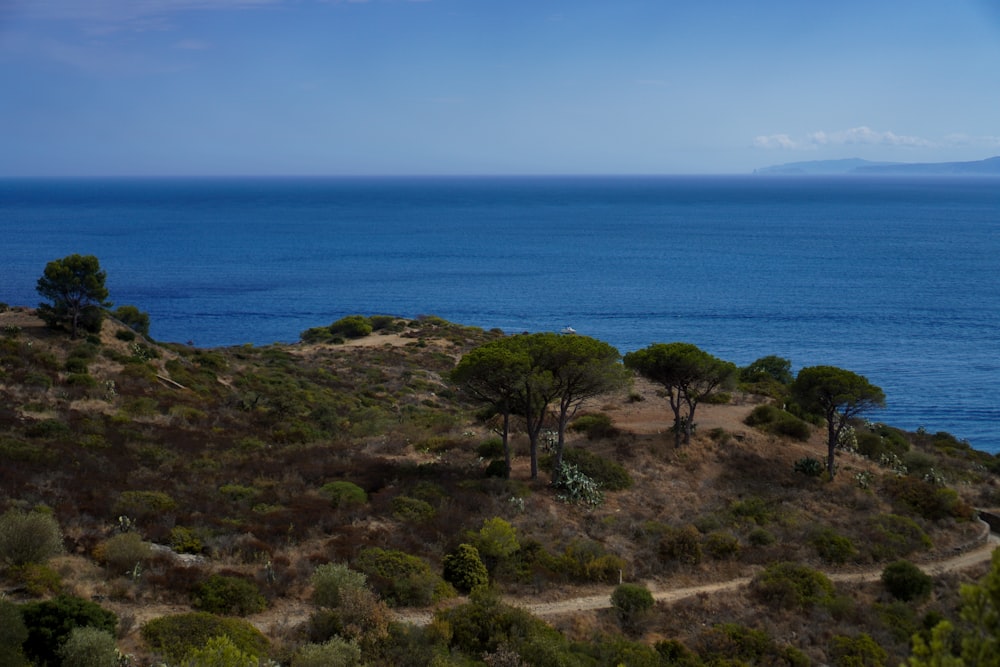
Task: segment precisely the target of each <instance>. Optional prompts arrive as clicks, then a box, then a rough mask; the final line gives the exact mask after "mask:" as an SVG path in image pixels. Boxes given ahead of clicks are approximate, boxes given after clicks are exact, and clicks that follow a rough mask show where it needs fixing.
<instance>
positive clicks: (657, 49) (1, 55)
mask: <svg viewBox="0 0 1000 667" xmlns="http://www.w3.org/2000/svg"><path fill="white" fill-rule="evenodd" d="M998 154H1000V2H998V0H948V1H947V2H942V1H941V0H879V1H877V2H872V1H871V0H865V1H863V2H862V1H856V0H841V1H839V2H822V3H821V2H808V1H803V0H775V1H768V0H761V1H759V2H751V1H750V0H740V1H734V0H701V1H697V0H421V1H416V0H367V1H358V0H354V1H349V0H339V1H338V0H0V176H102V175H249V174H253V175H298V174H303V175H321V174H324V175H325V174H330V175H342V174H577V173H594V174H639V173H641V174H679V173H746V172H749V171H751V170H752V169H753V168H755V167H759V166H766V165H770V164H777V163H783V162H793V161H800V160H819V159H833V158H842V157H862V158H867V159H872V160H892V161H901V162H925V161H950V160H976V159H982V158H986V157H990V156H993V155H998Z"/></svg>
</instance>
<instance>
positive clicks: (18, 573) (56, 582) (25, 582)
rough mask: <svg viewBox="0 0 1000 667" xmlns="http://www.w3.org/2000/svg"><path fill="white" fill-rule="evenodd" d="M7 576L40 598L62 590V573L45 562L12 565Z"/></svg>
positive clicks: (28, 592) (29, 593) (33, 595)
mask: <svg viewBox="0 0 1000 667" xmlns="http://www.w3.org/2000/svg"><path fill="white" fill-rule="evenodd" d="M7 576H8V577H9V578H10V579H11V580H13V581H16V582H18V583H19V584H21V585H22V586H24V590H25V592H26V593H27V594H28V595H31V596H32V597H36V598H38V597H42V596H44V595H47V594H49V593H60V592H62V588H63V583H62V575H60V574H59V573H58V572H56V571H55V570H53V569H52V568H51V567H49V566H48V565H45V564H44V563H28V564H27V565H17V566H14V567H11V568H10V569H9V570H7ZM0 664H2V663H0Z"/></svg>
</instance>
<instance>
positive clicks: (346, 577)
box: [310, 563, 368, 609]
mask: <svg viewBox="0 0 1000 667" xmlns="http://www.w3.org/2000/svg"><path fill="white" fill-rule="evenodd" d="M310 582H311V583H312V586H313V592H312V602H313V604H315V605H316V606H318V607H325V608H328V609H332V608H334V607H336V606H338V605H339V604H340V594H341V592H342V591H344V590H348V589H356V588H366V587H367V586H368V577H366V576H365V575H364V574H362V573H361V572H358V571H357V570H352V569H351V568H349V567H347V565H345V564H343V563H325V564H323V565H320V566H318V567H317V568H316V570H315V571H314V572H313V574H312V577H311V578H310Z"/></svg>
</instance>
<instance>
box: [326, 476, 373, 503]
mask: <svg viewBox="0 0 1000 667" xmlns="http://www.w3.org/2000/svg"><path fill="white" fill-rule="evenodd" d="M319 492H320V493H321V494H323V495H324V496H326V497H327V498H329V499H330V503H331V504H332V505H333V506H334V507H356V506H360V505H364V504H365V503H367V502H368V494H367V493H365V490H364V489H362V488H361V487H360V486H358V485H357V484H355V483H354V482H348V481H344V480H339V481H336V482H328V483H327V484H324V485H323V486H322V487H321V488H320V490H319Z"/></svg>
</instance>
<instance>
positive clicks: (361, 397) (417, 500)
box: [0, 308, 1000, 666]
mask: <svg viewBox="0 0 1000 667" xmlns="http://www.w3.org/2000/svg"><path fill="white" fill-rule="evenodd" d="M59 326H63V325H62V324H60V325H59ZM0 330H2V331H3V332H4V333H3V335H2V336H0V457H2V458H0V460H2V462H3V464H2V466H0V585H2V588H3V590H4V591H6V595H5V597H3V598H2V599H0V628H2V630H0V657H2V659H3V661H4V664H12V665H16V664H31V663H32V661H33V662H34V663H35V664H42V661H46V662H47V664H50V665H56V664H77V662H80V661H81V660H83V658H82V657H81V656H86V655H90V654H94V655H98V654H99V655H106V654H108V651H109V637H110V638H113V640H114V642H115V646H116V647H117V648H116V649H115V650H116V651H118V655H117V656H116V658H115V659H116V660H117V661H119V662H118V664H132V665H147V664H149V665H152V664H157V665H159V664H168V665H182V664H209V663H207V662H204V661H206V660H208V661H212V660H215V662H211V664H217V663H218V664H223V663H222V662H218V661H219V660H223V661H224V659H227V658H225V656H230V657H231V658H232V659H233V660H236V661H242V662H239V664H256V665H267V664H280V665H312V664H352V665H390V666H391V665H400V666H403V665H414V666H416V665H587V666H590V665H618V664H627V665H710V664H771V665H800V664H802V665H805V664H810V663H812V664H820V663H826V664H834V665H839V664H844V665H847V664H866V665H867V664H886V665H889V664H892V665H895V664H900V663H901V662H904V661H906V660H907V659H908V657H909V656H910V655H911V646H912V644H911V639H912V637H913V636H914V635H917V636H919V637H921V638H922V639H921V641H922V642H923V647H924V648H922V649H920V650H926V651H928V652H929V651H932V650H938V651H944V650H946V648H947V647H954V649H955V651H956V652H960V650H961V641H960V639H961V638H962V637H965V636H966V635H967V634H968V636H972V635H971V634H969V633H971V632H972V631H971V629H970V627H971V626H970V623H971V621H969V620H967V619H966V617H971V614H972V612H967V613H965V614H964V615H963V614H962V613H960V609H961V607H962V604H963V599H965V600H967V602H966V604H968V605H971V604H972V603H971V602H968V600H972V599H973V597H975V596H973V594H972V593H970V592H966V593H963V594H962V596H961V597H960V594H959V588H960V585H961V584H966V585H974V584H975V582H976V580H977V578H978V577H980V576H982V575H983V574H984V572H985V571H986V566H985V565H984V566H981V567H980V568H979V569H978V570H976V569H974V570H972V571H969V572H963V573H952V572H948V573H944V574H938V575H936V576H934V577H928V576H927V575H925V574H923V573H922V572H921V570H920V569H918V568H917V566H918V565H920V564H921V563H926V562H930V561H934V560H939V559H942V558H944V557H945V556H949V555H952V554H953V553H954V552H955V551H956V550H961V549H965V548H971V547H974V546H975V545H976V544H978V542H977V540H981V539H982V537H983V535H984V533H983V528H982V524H981V523H979V522H978V521H976V520H975V518H974V515H975V512H974V509H973V508H976V507H983V508H988V507H993V506H996V505H1000V491H998V485H997V478H996V471H997V470H1000V465H998V463H1000V462H998V461H997V459H996V458H995V457H993V456H990V455H988V454H984V453H982V452H977V451H975V450H973V449H971V448H970V447H969V446H968V445H967V444H966V443H963V442H961V441H959V440H957V439H956V438H954V437H952V436H950V435H948V434H945V433H938V434H930V433H925V432H918V433H907V432H903V431H900V430H898V429H894V428H892V427H890V426H886V425H883V424H873V423H869V422H867V421H864V416H863V415H857V416H855V417H854V418H852V419H848V420H846V421H844V422H843V423H841V422H840V421H839V417H838V415H840V414H842V410H841V411H838V410H836V409H833V410H830V409H828V408H829V405H830V404H831V401H829V400H826V401H824V396H825V394H823V388H824V385H823V383H824V382H826V381H827V380H830V378H833V379H834V380H836V381H837V382H839V383H840V385H844V384H845V383H846V384H847V387H846V388H844V387H843V386H841V387H840V394H838V395H837V400H839V401H841V402H840V403H838V404H839V405H852V406H855V405H856V404H857V403H866V402H872V401H873V400H874V401H875V402H877V401H878V400H880V392H881V390H878V388H877V387H872V386H871V385H869V384H868V383H867V381H864V382H861V381H860V380H857V378H856V376H853V374H849V375H845V373H848V372H847V371H844V372H843V373H840V372H837V371H839V369H834V370H831V369H828V368H827V367H823V373H825V375H821V374H818V373H817V372H815V371H814V372H813V376H812V377H810V378H808V379H809V382H808V383H806V382H805V381H802V382H800V383H799V385H796V384H795V378H794V377H793V376H792V374H791V372H790V364H788V363H787V362H786V360H782V359H780V358H778V357H773V356H772V357H764V358H762V359H761V360H759V361H758V362H755V363H754V364H752V365H751V366H749V367H747V369H737V368H736V367H735V366H734V365H732V364H730V363H728V362H724V361H721V360H718V359H715V358H714V357H711V356H710V355H707V354H705V353H702V352H701V351H700V350H698V349H697V348H695V347H694V346H689V345H680V344H671V346H665V347H651V348H650V349H649V351H648V352H645V353H644V354H645V355H646V356H643V355H642V354H640V355H637V356H633V357H631V358H629V359H628V361H629V362H630V363H628V364H627V366H628V367H631V368H634V369H635V370H636V371H638V373H637V374H636V375H635V376H632V377H629V378H626V377H625V375H626V374H625V372H624V371H625V368H626V365H622V364H620V363H619V360H620V357H616V355H617V352H616V351H614V350H613V348H610V346H607V345H606V344H603V343H591V342H590V340H589V339H586V337H578V339H577V340H575V341H571V342H567V341H566V338H567V337H563V336H557V335H553V334H545V335H539V336H536V337H526V338H519V337H504V336H503V334H502V333H501V332H499V331H484V330H482V329H478V328H475V327H468V326H461V325H457V324H453V323H449V322H446V321H444V320H442V319H440V318H436V317H421V318H416V319H402V318H394V317H390V316H375V317H366V316H361V315H357V316H350V317H347V318H343V319H341V320H338V321H337V322H335V323H334V324H333V325H330V326H329V327H319V328H317V329H310V330H309V331H307V332H305V333H304V334H303V342H301V343H298V344H295V345H273V346H267V347H255V346H251V345H245V346H237V347H231V348H224V349H199V348H195V347H191V346H185V345H178V344H164V343H157V342H155V341H153V340H151V339H150V338H149V337H148V335H147V332H148V321H147V320H145V319H143V318H142V317H138V316H137V315H136V313H133V312H131V311H130V310H129V311H124V312H120V313H119V316H118V317H117V318H116V317H113V316H109V317H103V318H100V320H99V321H98V322H97V323H95V324H94V326H93V327H92V328H91V329H88V328H86V327H82V328H81V332H82V333H83V334H84V335H83V336H82V337H78V338H74V337H73V336H72V334H71V332H69V331H61V330H56V329H52V328H50V327H46V326H45V323H44V322H43V320H41V319H40V318H39V317H38V316H37V315H36V314H35V313H34V312H33V311H29V310H27V309H24V308H13V309H6V312H2V313H0ZM78 335H80V334H79V333H78ZM512 340H513V341H514V342H506V343H500V342H498V341H512ZM477 350H478V351H479V352H476V351H477ZM483 350H485V351H486V352H487V353H488V354H485V353H483ZM553 351H555V352H558V353H559V354H561V355H563V356H562V357H561V358H562V359H563V360H564V362H565V363H564V366H568V365H570V364H572V365H573V366H574V368H575V369H577V370H578V371H579V374H578V375H573V374H569V373H565V371H566V367H560V366H559V361H558V358H556V357H550V356H547V355H548V354H549V352H553ZM654 353H655V354H654ZM667 353H670V354H667ZM469 355H472V356H469ZM674 357H676V358H677V359H679V360H681V361H683V362H684V363H685V364H686V366H685V369H684V374H680V373H676V372H674V370H672V369H671V367H670V364H671V363H673V361H672V359H673V358H674ZM463 359H465V360H466V361H465V362H464V365H463V361H462V360H463ZM456 369H459V371H458V372H456ZM557 370H559V371H560V372H563V373H564V374H563V375H560V372H556V371H557ZM699 373H704V376H700V375H699ZM501 376H502V379H503V382H502V383H499V384H497V383H494V384H491V385H489V386H488V387H487V386H485V385H482V384H480V385H473V384H471V383H474V382H481V381H482V380H484V379H489V378H492V379H496V378H498V377H501ZM626 379H627V381H626ZM847 380H850V381H851V382H854V384H853V385H852V384H851V382H847ZM861 380H863V378H862V379H861ZM830 381H831V382H832V381H833V380H830ZM560 382H564V383H566V384H564V385H562V386H563V387H567V386H571V387H572V390H569V389H567V390H565V391H563V392H562V393H560V391H561V390H560V385H559V383H560ZM574 382H576V383H577V384H573V383H574ZM682 385H683V390H682V393H680V394H678V393H677V392H678V391H680V390H679V389H678V387H681V386H682ZM477 387H478V391H477ZM852 387H860V389H859V390H858V392H860V393H859V394H858V395H857V396H854V397H853V398H857V399H858V401H856V402H855V403H852V402H851V401H852V396H851V395H850V392H851V391H852ZM723 389H724V390H725V391H724V392H722V391H721V390H723ZM876 390H877V391H876ZM671 392H673V399H670V396H669V395H668V394H670V393H671ZM797 396H798V397H800V398H801V399H802V400H801V401H796V397H797ZM539 397H544V398H539ZM539 400H545V401H548V406H549V407H548V409H543V406H541V405H540V404H539V403H538V401H539ZM671 400H673V403H671ZM889 400H891V397H889ZM678 401H680V402H678ZM845 401H846V403H845ZM696 406H697V413H696V412H695V407H696ZM525 415H527V416H528V419H527V421H526V420H525V418H524V416H525ZM695 417H697V419H698V420H699V421H701V422H702V424H701V425H700V426H699V424H698V423H697V422H695ZM831 419H832V420H834V421H833V422H831ZM831 424H832V426H831ZM831 434H832V435H831ZM831 437H835V439H836V443H835V445H834V446H832V447H831V445H830V442H831V440H830V439H831ZM831 453H832V454H833V456H832V457H831V456H830V455H831ZM538 468H541V469H542V470H545V471H546V472H547V473H549V474H548V475H546V476H539V475H538V474H537V470H538ZM491 471H492V472H491ZM553 480H555V481H556V482H557V483H556V484H553ZM997 568H1000V565H995V566H994V569H997ZM861 571H870V572H873V573H874V576H872V577H869V578H867V579H866V580H864V581H853V583H852V580H849V579H845V578H844V577H838V576H837V574H838V573H843V574H846V573H851V572H861ZM883 571H884V572H885V574H884V576H882V573H883ZM996 576H997V575H996V574H994V575H993V577H994V578H995V577H996ZM737 579H739V580H744V581H745V582H749V583H746V584H745V585H743V586H731V587H728V588H725V590H720V591H718V592H716V593H710V592H705V593H704V594H700V595H692V596H686V597H680V598H678V599H675V600H673V601H670V600H665V599H660V598H658V597H657V595H658V594H659V593H661V592H666V591H671V590H674V589H682V588H691V587H696V586H705V587H711V586H714V585H716V584H720V583H723V582H730V581H732V580H737ZM706 590H708V589H706ZM967 590H969V591H971V590H972V589H971V588H969V589H967ZM595 594H596V595H600V596H604V597H605V599H606V603H605V604H603V605H600V606H602V607H604V608H602V609H597V610H588V609H590V607H585V606H574V605H573V604H568V605H567V607H566V608H565V609H563V610H556V611H553V610H552V609H550V610H549V612H550V613H539V614H538V615H533V613H532V611H531V605H536V604H540V603H543V602H545V603H556V602H558V601H560V600H571V599H574V598H577V597H580V598H586V597H588V596H594V595H595ZM975 599H976V600H978V601H979V603H981V604H993V605H996V604H997V601H996V600H994V601H992V602H990V600H989V596H988V595H987V594H985V593H984V594H983V595H981V596H979V597H975ZM983 600H986V601H985V602H983ZM578 607H579V608H578ZM556 612H558V613H556ZM983 615H984V616H986V615H987V614H986V613H985V612H983ZM946 619H948V620H950V623H951V625H949V626H948V627H947V628H944V629H939V630H937V631H936V633H932V630H933V629H934V628H935V627H936V626H938V623H939V622H940V621H944V620H946ZM77 628H91V630H88V631H86V632H75V629H77ZM942 638H949V641H948V642H945V643H942V642H943V639H942ZM934 642H937V643H936V644H935V643H934ZM918 646H919V645H918ZM932 646H936V647H937V648H936V649H932ZM943 646H944V647H945V648H942V647H943ZM220 656H221V657H220ZM26 661H27V662H26ZM199 661H201V662H199ZM269 661H270V662H269ZM80 664H83V663H82V662H81V663H80ZM88 664H89V663H88ZM225 664H229V663H225ZM935 664H936V663H935Z"/></svg>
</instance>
